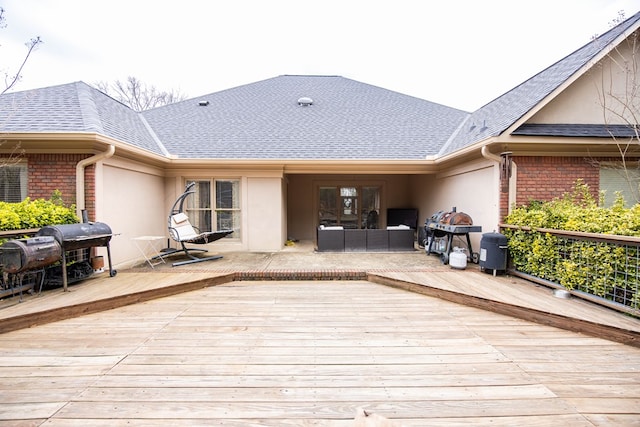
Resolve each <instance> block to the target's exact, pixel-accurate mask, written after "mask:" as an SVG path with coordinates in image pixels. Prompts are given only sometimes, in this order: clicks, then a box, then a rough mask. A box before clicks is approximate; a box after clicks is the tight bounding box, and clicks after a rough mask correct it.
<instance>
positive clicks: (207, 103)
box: [198, 101, 209, 107]
mask: <svg viewBox="0 0 640 427" xmlns="http://www.w3.org/2000/svg"><path fill="white" fill-rule="evenodd" d="M198 105H199V106H201V107H206V106H207V105H209V101H200V102H198Z"/></svg>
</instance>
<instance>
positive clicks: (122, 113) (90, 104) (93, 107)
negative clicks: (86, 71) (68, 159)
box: [0, 82, 162, 154]
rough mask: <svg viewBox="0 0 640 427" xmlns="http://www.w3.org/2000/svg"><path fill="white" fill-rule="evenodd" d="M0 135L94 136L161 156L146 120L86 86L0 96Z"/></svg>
mask: <svg viewBox="0 0 640 427" xmlns="http://www.w3.org/2000/svg"><path fill="white" fill-rule="evenodd" d="M0 132H51V133H55V132H91V133H99V134H102V135H106V136H109V137H112V138H116V139H118V140H121V141H124V142H127V143H130V144H132V145H135V146H137V147H139V148H142V149H145V150H149V151H151V152H154V153H157V154H161V153H162V150H161V147H160V146H159V145H158V144H157V143H156V141H155V140H154V138H153V134H152V133H151V132H150V131H149V129H147V127H146V126H145V123H144V120H143V118H142V117H141V116H140V115H139V114H138V113H136V112H135V111H133V110H131V109H130V108H129V107H127V106H125V105H123V104H121V103H119V102H118V101H116V100H114V99H113V98H110V97H109V96H107V95H105V94H104V93H102V92H100V91H99V90H97V89H94V88H92V87H91V86H89V85H87V84H86V83H83V82H75V83H68V84H64V85H59V86H51V87H46V88H42V89H35V90H28V91H22V92H15V93H7V94H4V95H2V96H0Z"/></svg>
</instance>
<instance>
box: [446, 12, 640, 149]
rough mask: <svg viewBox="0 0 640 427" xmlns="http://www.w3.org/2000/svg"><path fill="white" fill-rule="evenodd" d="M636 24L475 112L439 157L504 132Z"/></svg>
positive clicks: (585, 48) (603, 38) (616, 29)
mask: <svg viewBox="0 0 640 427" xmlns="http://www.w3.org/2000/svg"><path fill="white" fill-rule="evenodd" d="M638 21H640V13H636V14H635V15H634V16H632V17H631V18H629V19H627V20H626V21H625V22H623V23H621V24H620V25H618V26H616V27H614V28H612V29H611V30H609V31H608V32H606V33H605V34H603V35H601V36H600V37H598V38H596V39H594V40H592V41H591V42H590V43H587V44H586V45H584V46H583V47H581V48H580V49H578V50H576V51H575V52H573V53H572V54H570V55H568V56H566V57H565V58H563V59H562V60H560V61H558V62H556V63H555V64H553V65H551V66H550V67H548V68H547V69H545V70H543V71H541V72H540V73H538V74H536V75H535V76H533V77H531V78H530V79H529V80H527V81H525V82H524V83H521V84H520V85H518V86H516V87H515V88H513V89H511V90H510V91H509V92H507V93H505V94H503V95H502V96H500V97H498V98H496V99H495V100H493V101H491V102H489V103H488V104H486V105H485V106H483V107H481V108H480V109H478V110H477V111H475V112H474V113H473V114H471V116H470V117H468V118H467V120H466V122H465V123H464V125H463V126H462V127H461V128H460V130H459V131H458V132H457V134H456V135H455V136H454V137H452V138H451V139H450V141H449V142H448V143H447V144H446V145H445V146H444V147H443V149H442V151H441V152H440V154H441V155H443V154H448V153H452V152H454V151H456V150H459V149H461V148H464V147H466V146H468V145H471V144H473V143H476V142H479V141H482V140H484V139H486V138H489V137H492V136H497V135H499V134H501V133H502V132H504V131H505V130H506V129H507V128H509V127H510V126H511V125H513V124H514V123H515V122H516V121H517V120H518V119H520V118H521V117H522V116H523V115H524V114H526V113H527V112H528V111H530V110H531V109H532V108H534V107H535V106H536V105H538V104H539V103H540V102H541V101H542V100H543V99H544V98H545V97H547V96H548V95H549V94H550V93H551V92H553V91H554V90H555V89H557V88H558V87H559V86H560V85H562V84H563V83H564V82H565V81H567V79H569V78H570V77H571V76H573V75H574V74H575V73H576V72H578V71H579V70H580V69H581V68H582V67H584V66H585V65H587V64H588V63H589V61H591V60H593V59H594V58H595V57H597V56H598V54H599V53H600V52H602V51H603V50H604V49H605V48H606V47H607V46H609V45H610V44H611V43H613V42H614V41H615V40H616V39H617V38H618V37H620V36H621V35H622V34H624V33H625V32H626V31H628V30H629V29H630V28H632V27H634V26H637V23H638Z"/></svg>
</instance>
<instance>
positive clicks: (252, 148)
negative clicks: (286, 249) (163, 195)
mask: <svg viewBox="0 0 640 427" xmlns="http://www.w3.org/2000/svg"><path fill="white" fill-rule="evenodd" d="M301 97H309V98H311V99H312V100H313V104H312V105H310V106H307V107H303V106H299V105H298V102H297V101H298V99H299V98H301ZM199 101H208V105H207V106H200V105H199ZM143 114H144V116H145V118H146V119H147V121H148V122H149V124H150V125H151V126H152V127H153V129H154V130H155V132H156V134H157V135H158V137H159V138H160V139H161V140H162V141H163V143H164V144H165V146H166V147H167V149H168V151H169V152H171V153H172V154H175V155H178V156H179V157H184V158H223V159H424V158H425V157H426V156H428V155H433V154H435V153H437V152H438V150H439V148H440V146H441V144H442V142H443V141H445V140H446V139H447V138H448V136H449V135H450V134H451V132H452V131H453V130H454V129H455V128H456V126H457V125H458V123H459V122H460V120H461V119H462V117H464V116H465V115H466V114H467V113H465V112H463V111H460V110H456V109H453V108H449V107H445V106H443V105H439V104H434V103H432V102H428V101H425V100H422V99H418V98H414V97H411V96H407V95H403V94H400V93H397V92H393V91H390V90H386V89H382V88H379V87H376V86H372V85H367V84H364V83H360V82H356V81H354V80H350V79H346V78H343V77H337V76H280V77H275V78H272V79H268V80H263V81H260V82H256V83H252V84H248V85H244V86H240V87H237V88H233V89H229V90H225V91H221V92H217V93H212V94H209V95H204V96H201V97H198V98H195V99H190V100H187V101H183V102H179V103H176V104H172V105H168V106H163V107H160V108H156V109H153V110H149V111H146V112H144V113H143Z"/></svg>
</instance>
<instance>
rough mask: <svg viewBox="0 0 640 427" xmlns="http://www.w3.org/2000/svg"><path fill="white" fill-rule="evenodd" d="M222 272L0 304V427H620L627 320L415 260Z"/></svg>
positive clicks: (269, 262)
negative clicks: (379, 422) (357, 424)
mask: <svg viewBox="0 0 640 427" xmlns="http://www.w3.org/2000/svg"><path fill="white" fill-rule="evenodd" d="M224 255H225V257H224V258H223V259H222V260H219V261H215V262H209V263H200V264H196V265H191V266H184V267H175V268H172V267H170V265H165V264H161V265H158V266H155V268H151V267H150V266H149V265H146V264H144V265H140V266H138V267H136V268H132V269H130V270H126V271H121V272H119V273H118V275H117V276H116V277H113V278H110V277H108V276H107V275H103V276H104V277H101V276H95V277H94V278H92V279H89V280H87V281H85V282H82V283H79V284H77V285H74V286H72V287H70V292H66V293H65V292H61V291H59V290H50V291H47V292H45V293H43V294H41V295H39V296H29V297H26V298H25V299H24V300H23V302H21V303H18V302H17V299H15V298H13V299H6V300H4V301H1V302H0V303H1V304H2V305H1V306H0V307H1V308H0V322H1V324H2V325H4V326H3V327H4V328H5V329H3V332H4V333H3V334H2V335H0V339H1V340H2V348H3V352H2V355H1V356H0V373H1V374H0V375H1V377H2V378H3V380H2V385H1V388H2V396H3V403H2V405H0V425H12V426H19V425H39V424H42V423H46V425H51V426H56V425H109V426H113V425H154V426H157V425H173V426H176V425H189V426H193V425H232V426H240V425H243V426H246V425H271V426H275V425H309V426H311V425H313V426H325V425H332V426H348V425H353V418H354V417H355V414H356V410H357V408H365V410H366V411H367V412H370V413H376V414H379V415H381V416H384V417H386V418H389V419H391V420H392V421H394V422H396V423H398V425H407V426H409V425H411V426H418V425H429V426H434V425H447V426H450V425H492V426H507V425H508V426H511V425H521V426H541V425H572V426H574V425H575V426H581V425H584V426H593V425H638V420H639V419H640V416H639V415H640V392H639V391H638V390H640V387H639V385H640V371H639V370H638V366H640V349H639V348H638V337H639V336H640V321H638V320H636V319H632V318H629V317H627V316H624V315H621V314H618V313H615V312H612V311H610V310H608V309H604V308H601V307H598V306H595V305H593V304H592V303H589V302H586V301H581V300H579V299H577V298H571V299H559V298H556V297H554V296H553V293H552V292H551V290H550V289H546V288H544V287H540V286H537V285H534V284H532V283H529V282H525V281H523V280H521V279H517V278H513V277H509V276H497V277H494V276H492V275H490V274H486V273H484V272H480V271H479V269H478V267H477V266H476V265H470V266H469V267H468V268H467V269H466V270H454V269H451V268H450V267H449V266H443V265H441V264H440V262H439V260H438V259H437V257H434V256H427V255H425V254H424V252H420V251H416V252H415V253H402V254H371V253H367V254H344V253H343V254H321V253H314V252H311V251H308V250H303V249H301V248H299V247H298V248H288V250H285V251H281V252H278V253H262V254H248V253H229V254H224ZM290 279H295V280H290ZM408 291H410V292H408ZM34 325H37V326H34ZM29 326H33V327H29ZM576 331H579V332H576ZM625 343H626V344H625Z"/></svg>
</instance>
